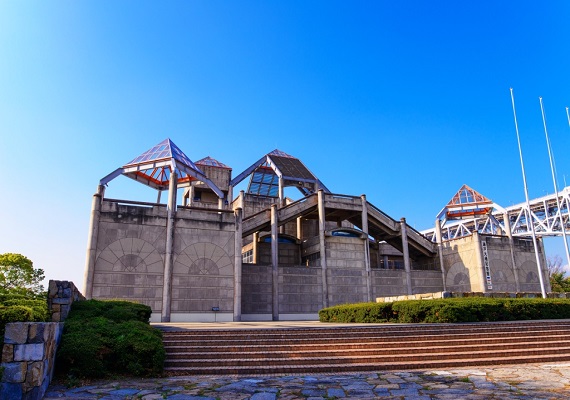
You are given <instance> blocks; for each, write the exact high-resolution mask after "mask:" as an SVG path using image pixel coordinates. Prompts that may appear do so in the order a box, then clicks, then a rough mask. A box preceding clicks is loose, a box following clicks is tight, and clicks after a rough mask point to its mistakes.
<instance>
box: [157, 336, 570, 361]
mask: <svg viewBox="0 0 570 400" xmlns="http://www.w3.org/2000/svg"><path fill="white" fill-rule="evenodd" d="M562 347H568V348H570V340H568V341H565V342H551V343H520V344H510V345H489V346H487V347H486V350H487V351H489V352H491V351H500V350H526V349H537V348H556V349H560V348H562ZM468 349H471V350H473V351H477V350H480V349H481V346H453V347H445V348H441V347H438V348H429V347H422V348H416V349H405V348H397V349H351V350H343V349H330V350H321V349H319V350H305V351H283V352H272V353H269V352H264V351H259V352H227V353H215V354H213V353H203V352H198V351H195V352H191V351H183V350H182V351H178V352H167V355H168V358H169V359H171V360H181V359H196V360H215V359H223V360H228V359H243V358H256V359H258V358H264V359H272V358H287V359H293V358H303V357H316V356H325V355H326V356H328V357H342V356H351V357H362V356H374V355H384V354H394V353H397V354H416V353H418V351H421V353H436V354H440V353H460V352H465V351H466V350H468Z"/></svg>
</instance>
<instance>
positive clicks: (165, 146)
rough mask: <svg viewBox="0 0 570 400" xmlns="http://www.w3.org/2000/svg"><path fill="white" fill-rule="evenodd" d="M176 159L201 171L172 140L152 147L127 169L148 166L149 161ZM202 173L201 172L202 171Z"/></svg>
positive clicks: (129, 163)
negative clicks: (139, 165)
mask: <svg viewBox="0 0 570 400" xmlns="http://www.w3.org/2000/svg"><path fill="white" fill-rule="evenodd" d="M171 158H173V159H175V160H176V161H177V162H180V163H182V164H184V165H186V166H188V167H190V168H193V169H195V170H198V171H200V168H198V167H197V166H196V165H195V164H194V163H193V162H192V160H190V158H188V156H187V155H186V154H184V152H183V151H182V150H180V148H179V147H178V146H176V145H175V144H174V142H173V141H172V140H170V139H165V140H163V141H162V142H160V143H159V144H157V145H156V146H154V147H151V148H150V149H149V150H147V151H145V152H144V153H142V154H141V155H140V156H138V157H136V158H135V159H133V160H131V161H130V162H128V163H127V164H125V167H129V166H132V165H136V164H146V163H148V162H149V161H159V160H168V159H171ZM200 172H201V171H200Z"/></svg>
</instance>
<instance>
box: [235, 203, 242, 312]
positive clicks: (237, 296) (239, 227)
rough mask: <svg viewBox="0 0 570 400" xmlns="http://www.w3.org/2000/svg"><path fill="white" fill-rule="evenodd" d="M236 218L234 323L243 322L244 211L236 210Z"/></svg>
mask: <svg viewBox="0 0 570 400" xmlns="http://www.w3.org/2000/svg"><path fill="white" fill-rule="evenodd" d="M234 215H235V217H236V233H235V246H234V247H235V259H234V321H241V271H242V256H241V249H242V247H243V239H242V224H241V223H242V219H243V218H242V216H243V213H242V209H241V208H236V210H235V211H234Z"/></svg>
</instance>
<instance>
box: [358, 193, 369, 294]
mask: <svg viewBox="0 0 570 400" xmlns="http://www.w3.org/2000/svg"><path fill="white" fill-rule="evenodd" d="M360 200H361V201H362V232H363V233H364V236H365V238H364V270H365V272H366V296H367V301H372V277H371V276H370V242H369V241H368V204H367V202H366V195H365V194H363V195H361V196H360Z"/></svg>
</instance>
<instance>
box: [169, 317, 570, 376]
mask: <svg viewBox="0 0 570 400" xmlns="http://www.w3.org/2000/svg"><path fill="white" fill-rule="evenodd" d="M323 326H324V327H314V328H267V329H233V330H229V329H227V330H221V329H213V330H184V331H165V332H163V334H164V339H163V340H164V345H165V349H166V352H167V357H166V362H165V371H166V372H169V373H173V374H188V375H192V374H208V375H236V374H240V375H243V374H248V375H259V374H306V373H333V372H356V371H374V370H391V369H418V368H422V369H424V368H425V369H436V368H443V367H465V366H482V365H498V364H519V363H533V362H561V361H570V321H569V320H563V321H555V320H551V321H531V322H507V323H505V322H501V323H476V324H429V325H428V324H422V325H371V326H358V327H352V326H350V325H346V326H342V327H333V328H329V327H326V324H323Z"/></svg>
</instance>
